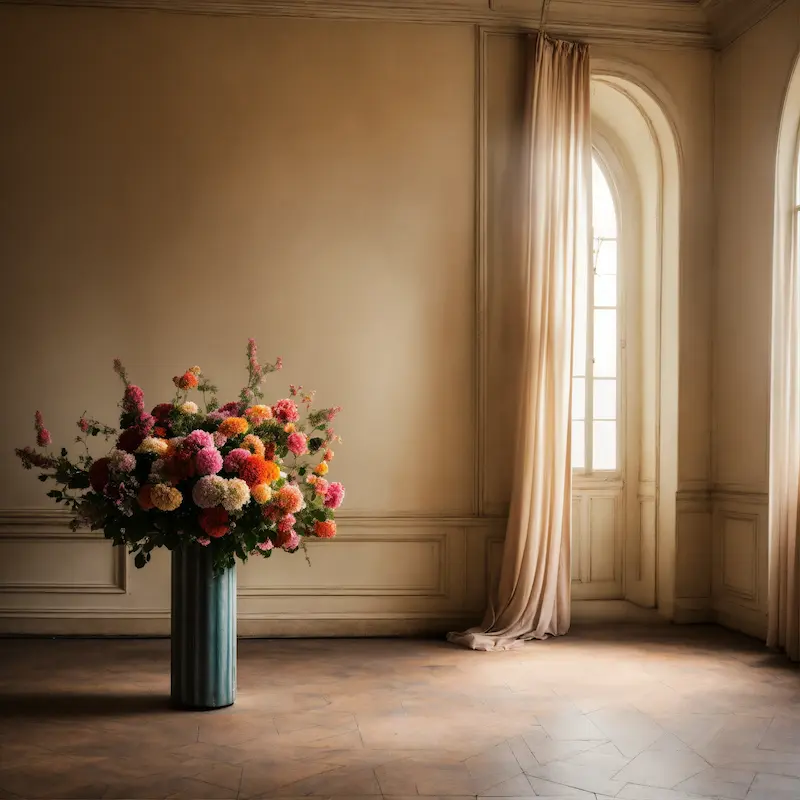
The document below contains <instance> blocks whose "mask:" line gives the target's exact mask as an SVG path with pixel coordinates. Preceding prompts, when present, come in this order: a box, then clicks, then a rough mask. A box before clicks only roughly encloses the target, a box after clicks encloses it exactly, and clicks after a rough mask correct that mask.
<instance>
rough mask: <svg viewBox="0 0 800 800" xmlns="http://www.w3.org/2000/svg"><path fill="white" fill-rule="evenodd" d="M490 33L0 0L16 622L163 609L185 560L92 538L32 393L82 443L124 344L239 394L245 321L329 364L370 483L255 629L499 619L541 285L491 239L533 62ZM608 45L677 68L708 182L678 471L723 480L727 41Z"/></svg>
mask: <svg viewBox="0 0 800 800" xmlns="http://www.w3.org/2000/svg"><path fill="white" fill-rule="evenodd" d="M478 37H479V31H478V30H477V29H476V28H475V27H474V26H471V25H422V24H402V23H381V22H366V21H364V22H346V21H330V20H299V19H291V20H290V19H277V18H276V19H269V18H258V19H256V18H234V17H219V18H212V17H199V16H197V17H196V16H189V15H174V16H173V15H168V14H150V13H137V12H124V11H107V10H87V9H84V10H80V9H56V8H51V9H44V8H36V9H33V8H27V9H23V8H12V7H2V8H0V107H2V108H3V110H4V116H3V121H2V123H1V124H0V207H2V209H3V213H2V214H1V215H0V263H2V264H3V273H2V279H1V280H2V285H1V286H0V325H2V334H3V338H4V341H5V342H6V343H7V344H6V347H5V348H4V349H3V352H2V356H1V357H0V358H2V361H0V375H2V376H3V377H4V380H5V384H6V387H7V391H6V392H5V393H4V397H5V400H4V412H5V413H4V415H3V418H4V422H3V424H2V426H0V474H2V476H3V481H2V483H0V550H1V552H0V630H27V631H36V630H73V631H119V632H136V631H159V630H162V631H163V630H166V625H167V619H168V605H169V597H168V585H169V577H168V558H167V557H166V554H159V557H158V558H156V559H155V560H154V563H153V564H151V565H150V566H149V567H148V568H147V569H146V570H144V571H141V572H139V571H134V570H133V569H132V567H131V565H128V564H126V563H125V561H124V559H121V558H119V556H118V554H112V553H111V552H110V550H109V548H108V547H107V544H106V543H105V542H103V541H99V542H98V541H97V540H96V539H93V538H75V537H73V536H71V535H69V534H68V533H65V532H64V531H63V529H62V528H61V527H60V526H59V525H58V524H57V519H56V518H55V517H54V516H53V514H52V513H48V511H47V510H45V509H49V507H47V506H46V505H45V502H46V501H45V498H43V496H42V493H41V485H40V484H39V483H38V482H36V481H35V479H34V478H33V476H32V475H31V474H29V473H24V472H23V471H22V470H20V469H19V468H18V466H17V465H16V464H15V463H14V460H13V457H12V456H11V455H10V452H11V449H12V448H13V447H14V446H19V445H22V444H26V443H28V442H29V441H30V439H31V436H32V428H31V425H30V420H31V414H32V412H33V410H34V409H35V408H40V409H41V410H42V411H43V413H44V414H45V418H46V420H47V422H48V424H49V425H50V427H51V429H52V431H53V433H54V435H55V436H56V439H57V441H68V440H69V438H70V437H71V436H72V434H73V432H74V428H72V425H73V424H74V421H75V420H76V419H77V417H78V416H79V415H80V414H81V413H82V412H83V411H84V410H86V409H87V408H88V410H89V411H91V412H94V413H96V414H97V415H98V416H101V417H106V418H113V416H114V414H115V404H116V402H117V399H118V396H119V386H118V385H117V383H115V376H114V375H113V373H112V372H111V369H110V363H111V360H112V359H113V358H114V357H115V356H120V357H122V358H123V359H124V360H125V362H126V364H127V366H128V368H129V371H130V372H131V374H132V376H134V378H135V379H136V380H137V381H138V382H139V383H140V384H141V385H142V386H143V388H144V390H145V393H146V396H147V397H148V398H149V399H151V400H152V401H153V402H156V401H157V400H160V399H162V398H163V397H164V396H165V395H167V394H169V392H170V383H169V378H170V376H171V375H173V374H175V373H176V372H177V371H178V370H180V369H183V368H185V367H186V366H188V365H190V364H193V363H196V362H199V363H200V364H201V365H202V366H203V367H204V368H205V369H206V370H207V371H208V372H209V374H211V375H212V376H213V377H215V378H216V379H217V381H218V382H219V384H220V385H221V387H222V389H223V391H224V392H228V393H230V394H233V393H234V392H235V391H236V390H237V388H238V386H239V382H240V380H241V377H242V374H243V371H242V366H243V363H244V356H243V346H244V343H245V340H246V339H247V337H248V336H255V337H256V338H258V340H259V343H260V347H261V350H262V352H263V353H264V355H265V356H267V355H271V354H273V353H274V354H276V355H277V354H281V355H282V356H283V358H284V360H285V362H286V369H285V370H284V372H283V373H282V374H281V375H280V376H278V378H276V379H274V380H273V381H272V382H271V384H270V386H274V387H275V391H276V392H278V391H280V390H281V389H282V387H284V386H285V385H286V383H288V382H290V381H291V382H295V383H296V382H300V381H302V382H304V383H307V384H308V385H309V386H313V387H315V388H316V389H318V392H319V394H318V397H319V399H320V401H321V402H323V403H341V404H342V405H343V406H344V407H345V411H344V412H343V414H342V416H341V423H340V425H339V429H340V432H341V434H342V436H343V437H344V440H345V441H344V444H343V445H342V446H341V447H340V449H339V452H338V453H337V457H336V460H335V462H334V465H335V474H336V477H337V478H338V479H341V480H342V481H343V482H344V483H345V484H346V486H347V489H348V495H347V504H346V506H345V508H344V509H343V512H344V513H343V515H342V520H343V521H342V525H341V528H340V530H341V537H340V539H338V540H337V541H336V542H334V543H328V544H321V545H318V546H316V547H313V548H312V561H313V565H312V567H311V568H309V567H308V566H307V565H306V564H305V562H304V560H303V559H302V558H299V557H296V558H290V557H285V556H282V555H279V556H278V558H277V560H275V559H273V560H271V561H270V562H266V563H261V562H259V563H257V564H253V565H248V566H247V567H245V568H244V569H243V570H242V571H241V573H240V586H241V589H242V592H241V600H240V617H241V620H242V623H241V624H242V630H243V632H245V633H247V632H252V633H294V634H303V633H309V632H313V633H320V632H323V633H370V632H401V631H406V630H409V631H410V630H421V629H425V628H435V629H441V628H442V627H446V626H448V625H457V624H462V623H464V622H467V621H472V620H474V619H475V617H476V616H477V615H478V614H479V613H480V611H481V610H482V607H483V603H484V598H485V586H486V581H487V576H488V575H489V573H490V572H491V570H492V564H493V563H496V560H497V556H498V554H499V545H500V542H501V539H502V530H503V527H502V513H503V507H504V504H505V502H506V501H507V497H508V475H507V472H506V471H505V470H504V468H503V461H504V453H505V452H507V448H508V446H509V444H510V435H509V434H510V426H509V424H508V417H507V416H506V415H505V414H504V408H505V407H504V406H503V403H502V400H501V399H498V398H500V396H501V395H502V393H503V391H504V385H503V380H504V373H503V369H502V364H501V361H502V359H503V358H504V357H506V356H507V354H505V355H504V350H503V341H504V339H503V337H504V336H506V335H507V331H505V332H504V330H503V328H502V325H500V326H496V324H495V323H496V322H497V320H498V319H499V318H498V317H497V316H496V315H497V314H498V313H501V314H502V309H503V308H504V304H506V303H507V302H508V295H507V293H508V292H509V291H513V285H514V284H513V280H511V279H510V273H508V270H509V269H510V261H509V260H508V257H507V255H503V254H502V253H501V252H500V251H499V250H498V251H496V250H491V251H490V252H491V253H494V254H495V255H493V256H492V257H491V258H487V259H486V260H483V258H482V255H481V254H482V250H481V247H480V245H481V243H482V242H485V243H488V244H489V245H491V247H497V248H500V250H502V238H503V235H502V230H503V225H504V219H505V212H504V210H503V207H502V206H501V205H499V204H494V203H490V202H489V199H491V197H492V194H491V191H490V186H489V185H487V184H484V183H483V182H481V181H480V180H479V170H478V167H479V166H480V164H482V163H483V164H486V165H492V164H494V165H495V166H497V165H498V164H501V163H502V158H503V155H502V154H503V152H504V148H505V144H504V142H503V141H502V137H503V136H504V135H505V134H503V131H506V132H507V131H508V127H504V124H505V123H504V120H506V121H507V120H508V114H509V112H510V109H511V106H510V105H509V96H510V95H509V94H507V92H509V91H511V89H510V88H509V87H513V85H514V82H513V80H510V82H508V83H506V82H505V79H504V77H503V76H504V75H505V76H509V72H508V70H509V69H512V68H513V66H514V63H515V62H514V59H515V56H514V53H513V52H512V51H509V50H508V49H506V50H503V48H502V47H501V48H500V49H498V50H492V49H491V48H486V49H484V50H483V56H482V57H483V59H484V62H483V64H482V66H481V69H480V70H476V57H479V56H478V55H477V54H478V53H479V52H481V51H480V48H478V47H476V40H477V38H478ZM512 50H513V48H512ZM596 52H597V53H598V55H599V56H602V57H603V58H606V59H610V60H616V61H618V62H619V63H620V64H621V65H622V67H621V68H624V67H625V65H629V66H631V68H632V69H633V70H634V71H636V72H637V73H641V74H642V75H644V76H645V80H647V79H649V78H651V79H652V81H653V82H654V84H655V83H657V84H658V85H659V87H665V88H666V94H667V95H668V96H669V98H670V101H669V102H670V104H671V108H670V109H668V110H669V111H671V112H674V117H675V120H674V121H675V125H676V128H677V130H678V135H679V139H680V141H681V144H682V147H683V154H684V169H685V171H686V172H685V174H686V175H687V176H690V178H691V180H692V183H691V184H689V183H688V181H687V184H686V185H687V187H690V188H689V189H688V190H687V194H686V198H685V202H684V204H683V211H682V220H683V222H684V225H685V234H684V237H685V238H684V240H683V243H682V249H681V252H682V266H681V276H680V278H681V300H682V305H681V309H682V311H681V336H680V342H681V354H682V362H681V389H680V451H679V458H680V464H679V478H681V479H686V480H687V481H700V482H701V483H702V482H707V481H708V478H709V475H710V473H709V467H708V464H709V436H708V431H709V426H708V413H707V412H708V409H709V407H710V404H709V393H708V383H707V380H706V376H707V375H708V336H707V328H706V327H704V326H706V325H707V316H706V315H705V314H704V313H702V309H703V308H706V307H707V303H708V292H709V276H710V273H709V266H710V262H711V259H710V240H709V239H708V238H707V237H706V234H705V231H707V229H708V226H709V219H708V213H709V208H710V203H709V192H710V164H711V151H710V146H711V140H710V130H711V128H710V125H711V113H710V109H711V102H710V97H711V88H710V86H711V84H710V76H711V56H710V55H709V54H708V53H706V52H703V51H693V50H688V49H675V50H664V49H661V50H659V49H652V50H650V49H647V48H641V47H627V48H626V47H621V46H615V47H613V48H604V47H599V48H598V49H597V51H596ZM479 73H480V74H482V75H483V76H484V78H486V77H487V76H488V78H489V79H488V80H485V81H484V82H482V84H481V87H482V90H481V91H478V90H479V88H481V87H479V86H478V84H477V83H476V74H479ZM476 122H482V123H485V125H484V124H480V125H476ZM476 131H484V132H485V133H486V136H487V138H485V139H484V138H479V137H478V135H477V134H476ZM481 158H483V159H485V160H484V161H481ZM498 159H499V160H498ZM488 183H490V182H488ZM476 193H477V194H476ZM476 197H477V198H478V199H479V200H480V198H483V200H482V201H481V203H482V205H481V204H480V203H479V207H482V208H483V216H481V215H480V214H479V215H477V219H478V228H476V214H475V208H476ZM498 231H500V233H499V234H498ZM477 233H480V235H479V236H477V237H476V234H477ZM704 237H705V238H704ZM476 244H477V245H479V246H478V247H476ZM498 252H500V255H497V253H498ZM492 259H494V260H492ZM504 275H506V276H507V277H508V278H509V279H508V280H507V279H506V278H504ZM476 292H477V294H476ZM504 292H505V293H506V294H505V295H504ZM504 297H505V299H504ZM476 306H477V307H478V308H484V309H486V310H487V311H488V312H489V313H488V314H487V317H486V318H483V317H481V316H480V315H479V316H478V320H479V322H478V323H476V314H475V310H476ZM484 319H485V323H484V321H483V320H484ZM483 348H485V349H483ZM481 352H483V353H484V355H485V358H481V357H480V356H479V354H480V353H481ZM479 382H480V384H481V385H480V386H479V385H478V383H479ZM479 397H485V399H486V404H485V407H484V408H485V412H486V413H484V414H482V413H480V409H481V407H482V406H481V404H480V403H479V402H478V398H479ZM481 443H482V444H481ZM482 450H483V451H484V452H485V457H484V458H480V457H479V456H480V453H481V451H482ZM700 535H701V536H702V535H705V536H706V537H707V535H708V530H707V528H706V529H704V530H701V531H700ZM679 555H680V547H678V556H679ZM490 562H491V563H490ZM692 563H694V562H692ZM695 568H696V566H695V567H692V569H695Z"/></svg>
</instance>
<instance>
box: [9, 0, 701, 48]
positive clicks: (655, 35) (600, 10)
mask: <svg viewBox="0 0 800 800" xmlns="http://www.w3.org/2000/svg"><path fill="white" fill-rule="evenodd" d="M0 5H9V6H28V7H30V6H40V7H80V8H110V9H117V10H129V11H151V12H152V11H157V12H168V13H187V14H202V15H214V16H221V15H236V16H271V17H306V18H309V17H312V18H313V17H321V18H326V19H342V20H388V21H399V22H419V23H429V24H436V23H468V24H475V25H503V26H509V27H515V28H518V29H520V30H538V28H539V22H540V13H541V8H542V4H541V2H540V0H403V1H402V2H395V1H394V0H303V2H298V0H0ZM547 31H548V33H551V34H553V35H556V36H569V37H574V38H578V39H581V40H583V41H586V42H589V43H607V42H635V43H639V44H647V45H656V46H673V47H674V46H683V47H694V48H708V47H711V46H712V44H713V39H712V36H711V31H710V29H709V25H708V19H707V17H706V14H705V13H704V12H703V9H702V8H701V6H700V5H699V3H697V2H694V1H693V0H689V2H687V1H686V0H591V2H579V1H578V0H552V3H551V5H550V8H549V11H548V15H547Z"/></svg>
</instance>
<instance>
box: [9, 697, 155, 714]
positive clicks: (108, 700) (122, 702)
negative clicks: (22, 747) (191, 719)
mask: <svg viewBox="0 0 800 800" xmlns="http://www.w3.org/2000/svg"><path fill="white" fill-rule="evenodd" d="M169 710H170V699H169V696H168V695H159V694H152V693H143V694H130V693H99V692H91V693H89V692H12V693H7V692H2V693H0V719H6V720H8V719H23V718H24V719H57V718H59V717H68V718H70V719H75V718H79V717H120V716H123V717H124V716H135V715H137V714H153V713H156V712H161V711H169Z"/></svg>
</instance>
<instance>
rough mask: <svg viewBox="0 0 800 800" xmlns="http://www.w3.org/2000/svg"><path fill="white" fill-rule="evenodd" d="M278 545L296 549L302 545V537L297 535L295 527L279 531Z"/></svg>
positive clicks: (286, 548) (287, 548)
mask: <svg viewBox="0 0 800 800" xmlns="http://www.w3.org/2000/svg"><path fill="white" fill-rule="evenodd" d="M278 545H279V546H280V547H282V548H283V549H284V550H296V549H297V548H298V547H300V537H299V536H298V535H297V531H296V530H294V529H292V530H289V531H278Z"/></svg>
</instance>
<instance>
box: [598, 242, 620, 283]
mask: <svg viewBox="0 0 800 800" xmlns="http://www.w3.org/2000/svg"><path fill="white" fill-rule="evenodd" d="M594 271H595V273H596V274H597V275H616V274H617V242H616V240H608V239H605V240H604V241H601V242H597V241H595V245H594Z"/></svg>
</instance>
